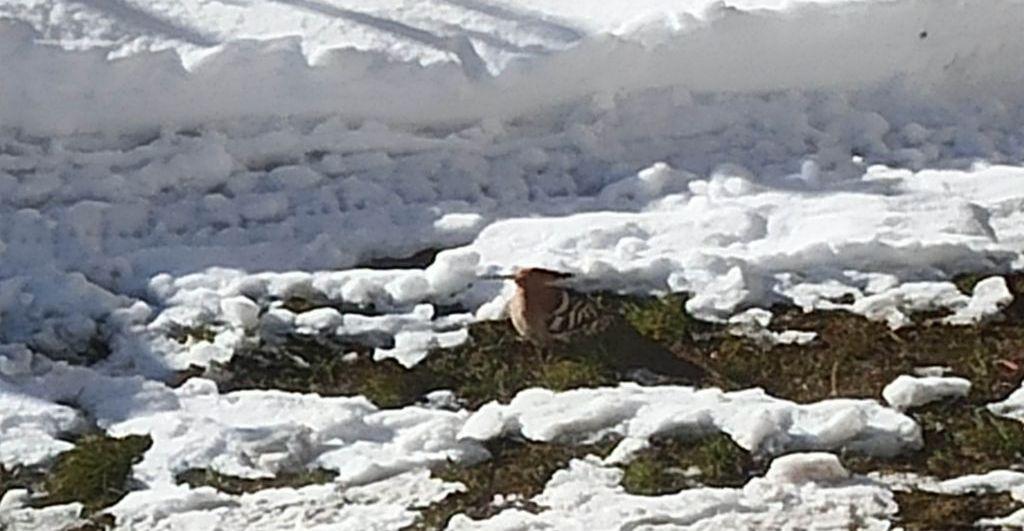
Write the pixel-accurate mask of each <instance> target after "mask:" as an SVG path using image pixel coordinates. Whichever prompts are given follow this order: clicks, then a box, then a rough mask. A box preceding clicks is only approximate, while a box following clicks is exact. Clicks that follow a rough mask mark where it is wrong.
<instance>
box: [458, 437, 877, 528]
mask: <svg viewBox="0 0 1024 531" xmlns="http://www.w3.org/2000/svg"><path fill="white" fill-rule="evenodd" d="M621 479H622V471H621V470H620V469H617V468H606V467H604V466H602V465H601V464H600V463H599V462H598V461H596V460H594V459H587V460H573V461H572V462H570V463H569V468H568V469H566V470H561V471H558V472H556V473H555V474H554V476H552V478H551V480H550V481H549V482H548V484H547V486H546V488H545V489H544V492H543V493H541V494H539V495H538V496H536V497H535V498H534V499H533V500H532V501H533V502H535V503H537V504H538V505H539V506H541V507H543V509H542V510H540V511H539V512H536V513H533V512H528V511H524V510H519V509H506V510H504V511H502V512H500V513H498V514H497V515H495V516H493V517H490V518H488V519H486V520H480V521H474V520H471V519H469V518H467V517H466V516H464V515H458V516H456V517H454V518H452V520H451V522H450V524H449V529H453V530H466V529H488V530H495V529H507V530H512V529H571V530H583V529H605V528H608V527H609V526H610V525H614V526H616V527H618V528H620V529H645V528H653V527H662V526H673V527H678V528H687V529H789V528H815V529H821V528H827V529H848V528H856V529H872V530H874V529H878V530H882V529H889V528H890V526H891V523H890V522H889V518H891V517H892V515H894V514H895V513H896V511H897V506H896V503H895V501H894V500H893V497H892V493H891V492H890V491H889V490H888V489H886V488H884V487H883V486H881V485H879V484H878V483H876V482H873V481H865V480H862V479H848V474H847V472H846V470H845V469H844V468H843V467H842V465H840V464H839V461H838V459H836V458H835V456H832V455H828V454H825V455H822V454H792V455H788V456H785V457H780V458H778V459H776V460H775V461H774V462H773V463H772V465H771V468H770V469H769V471H768V473H767V474H766V475H765V477H763V478H754V479H752V480H750V482H748V483H747V484H746V485H745V486H744V487H743V488H740V489H728V488H721V489H711V488H695V489H685V490H682V491H680V492H678V493H676V494H669V495H664V496H635V495H630V494H627V493H626V492H624V490H623V489H622V487H621V486H619V481H620V480H621Z"/></svg>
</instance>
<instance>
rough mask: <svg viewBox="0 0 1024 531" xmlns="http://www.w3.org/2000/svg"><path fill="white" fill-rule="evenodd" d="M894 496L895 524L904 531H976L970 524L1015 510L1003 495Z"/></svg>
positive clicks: (909, 493) (1013, 504) (921, 493)
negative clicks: (896, 507)
mask: <svg viewBox="0 0 1024 531" xmlns="http://www.w3.org/2000/svg"><path fill="white" fill-rule="evenodd" d="M895 495H896V503H897V504H898V505H899V514H898V515H897V517H896V522H895V523H896V525H899V526H901V527H902V528H903V529H905V530H906V531H934V530H936V529H942V530H948V531H956V530H963V531H969V530H976V529H979V528H978V527H977V526H975V525H974V523H975V522H976V521H978V520H980V519H981V518H993V517H999V516H1005V515H1007V514H1009V513H1010V512H1012V511H1013V510H1015V509H1016V508H1017V506H1018V504H1017V503H1016V502H1015V501H1014V500H1013V498H1012V497H1010V495H1009V494H1006V493H1003V494H986V495H970V496H952V495H948V494H934V493H930V492H922V491H918V490H915V491H911V492H896V493H895Z"/></svg>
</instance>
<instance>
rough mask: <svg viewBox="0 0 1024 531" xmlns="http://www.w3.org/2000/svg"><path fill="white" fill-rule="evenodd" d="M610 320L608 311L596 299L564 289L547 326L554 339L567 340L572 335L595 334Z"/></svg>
mask: <svg viewBox="0 0 1024 531" xmlns="http://www.w3.org/2000/svg"><path fill="white" fill-rule="evenodd" d="M608 321H609V316H608V315H607V312H605V311H604V309H603V308H602V307H601V305H600V304H598V302H597V301H596V300H594V299H592V298H591V297H588V296H586V295H582V294H578V293H570V292H567V291H563V292H562V297H561V300H560V301H559V304H558V306H557V307H556V308H555V311H554V312H552V313H551V318H550V319H549V320H548V323H547V328H548V333H549V334H550V335H551V338H552V339H555V340H558V341H565V340H568V339H569V338H571V337H576V336H591V335H595V334H597V333H599V332H601V331H602V330H604V329H605V328H606V327H607V326H608V324H609V322H608Z"/></svg>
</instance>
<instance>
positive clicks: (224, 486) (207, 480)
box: [177, 468, 337, 494]
mask: <svg viewBox="0 0 1024 531" xmlns="http://www.w3.org/2000/svg"><path fill="white" fill-rule="evenodd" d="M336 475H337V474H336V473H334V472H332V471H329V470H323V469H319V468H318V469H313V470H306V471H303V472H298V473H289V474H278V475H277V476H274V477H272V478H259V479H249V478H240V477H236V476H228V475H225V474H221V473H219V472H216V471H213V470H209V469H198V468H193V469H189V470H186V471H184V472H182V473H180V474H178V476H177V480H178V482H179V483H186V484H188V486H190V487H192V488H196V487H204V486H206V487H213V488H215V489H217V490H219V491H221V492H226V493H228V494H244V493H247V492H256V491H258V490H264V489H272V488H282V487H291V488H299V487H304V486H306V485H316V484H321V483H330V482H331V481H332V480H333V479H334V477H335V476H336Z"/></svg>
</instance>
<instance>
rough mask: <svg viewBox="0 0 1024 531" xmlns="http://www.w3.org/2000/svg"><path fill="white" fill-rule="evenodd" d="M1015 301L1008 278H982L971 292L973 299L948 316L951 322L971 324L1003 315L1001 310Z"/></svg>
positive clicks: (947, 319)
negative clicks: (1008, 284) (1007, 281)
mask: <svg viewBox="0 0 1024 531" xmlns="http://www.w3.org/2000/svg"><path fill="white" fill-rule="evenodd" d="M1011 302H1013V294H1012V293H1010V288H1008V287H1007V286H1006V279H1004V278H1003V277H989V278H986V279H984V280H980V281H979V282H978V283H977V284H976V285H975V286H974V291H973V293H972V294H971V300H970V301H968V303H967V306H964V307H962V308H960V309H959V310H957V312H956V313H955V314H953V315H950V316H949V317H947V318H946V322H948V323H950V324H961V325H970V324H976V323H979V322H982V321H985V320H987V319H991V318H992V317H993V316H998V315H1001V314H1000V312H1001V311H1002V309H1003V308H1006V307H1007V306H1009V305H1010V303H1011Z"/></svg>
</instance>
